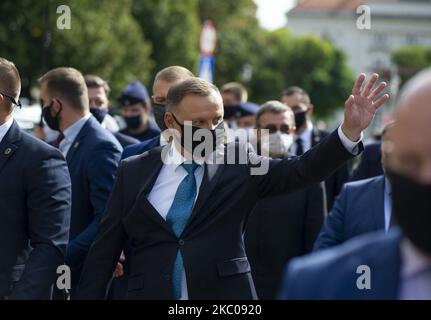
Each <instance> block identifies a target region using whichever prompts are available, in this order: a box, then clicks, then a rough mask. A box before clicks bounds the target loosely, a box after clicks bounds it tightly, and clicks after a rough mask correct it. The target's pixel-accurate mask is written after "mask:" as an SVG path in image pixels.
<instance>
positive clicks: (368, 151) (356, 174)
mask: <svg viewBox="0 0 431 320" xmlns="http://www.w3.org/2000/svg"><path fill="white" fill-rule="evenodd" d="M382 174H383V168H382V151H381V142H375V143H371V144H368V145H366V146H365V147H364V152H363V153H362V155H361V162H359V165H358V167H357V168H356V169H355V171H353V173H352V175H351V177H350V181H357V180H363V179H368V178H372V177H376V176H380V175H382Z"/></svg>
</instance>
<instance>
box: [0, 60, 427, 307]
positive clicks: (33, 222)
mask: <svg viewBox="0 0 431 320" xmlns="http://www.w3.org/2000/svg"><path fill="white" fill-rule="evenodd" d="M38 81H39V86H40V89H41V97H40V98H41V99H40V101H41V106H42V116H41V117H42V120H43V121H41V123H43V128H42V130H41V131H38V134H34V135H31V134H29V133H27V132H24V131H23V130H22V129H20V128H19V125H18V124H17V122H16V121H15V120H14V119H13V115H12V112H13V109H14V108H16V107H19V105H20V102H19V97H20V91H21V80H20V76H19V71H18V69H17V68H16V66H15V65H14V63H13V62H11V61H8V60H6V59H4V58H0V182H1V183H0V218H1V221H2V223H1V224H0V239H1V240H2V241H0V243H1V244H0V253H1V255H2V259H0V299H1V298H3V299H56V300H63V299H77V300H80V299H111V300H123V299H172V300H187V299H190V300H194V299H209V300H215V299H241V300H242V299H431V232H430V228H431V205H430V195H431V132H430V126H429V123H430V121H431V106H430V103H429V101H431V71H430V70H425V71H423V72H422V73H420V74H418V75H417V76H415V77H414V78H413V79H412V80H410V81H409V82H408V83H407V84H406V85H405V88H404V90H403V92H402V93H401V95H400V97H399V99H398V101H397V108H396V111H395V114H394V116H393V118H394V121H393V122H391V123H390V124H388V125H387V126H386V127H385V128H384V130H383V132H382V138H381V141H378V142H375V143H373V144H369V145H365V146H364V144H363V142H362V140H363V131H364V130H365V129H366V128H367V127H368V126H369V125H370V124H371V123H372V121H373V119H374V116H375V113H376V112H377V110H378V108H379V107H380V106H382V105H383V104H384V103H385V102H386V101H388V99H389V95H388V94H383V92H384V90H385V88H386V86H387V84H386V83H385V82H379V80H378V75H377V74H373V75H372V76H371V77H370V78H369V79H368V80H367V79H366V75H365V74H361V75H360V76H359V77H358V79H357V81H356V83H355V84H354V86H353V89H352V92H351V94H350V95H349V96H348V97H346V103H345V109H344V119H343V122H342V123H341V124H340V125H339V126H338V127H337V129H336V130H334V131H333V132H327V131H324V130H321V129H319V128H318V127H317V126H316V125H315V124H314V123H313V121H312V113H313V103H312V101H311V100H310V96H309V94H308V93H307V92H306V91H305V90H304V89H302V88H300V87H297V86H292V87H289V88H287V89H286V90H284V91H283V92H282V93H280V97H268V98H269V99H271V100H268V101H267V102H266V103H264V104H263V105H261V106H259V105H257V104H254V103H252V102H249V101H248V94H247V90H246V89H245V87H244V86H243V85H241V84H240V83H236V82H231V83H227V84H225V85H223V86H221V88H220V90H219V89H218V88H217V87H216V86H215V85H213V84H211V83H209V82H207V81H205V80H203V79H201V78H198V77H196V76H195V75H194V74H193V73H192V72H191V71H189V70H187V69H186V68H184V67H181V66H170V67H167V68H164V69H163V70H160V71H159V72H158V73H157V74H156V75H155V77H154V82H153V85H152V90H151V92H152V95H151V96H150V94H149V92H148V90H147V88H146V86H145V85H144V84H142V83H141V82H133V83H129V84H127V85H126V86H125V87H124V89H123V90H122V92H121V94H120V96H119V97H118V99H117V102H118V105H119V106H120V110H121V116H122V121H121V122H119V121H117V119H118V117H117V116H115V117H114V116H113V114H112V111H111V108H110V103H109V101H110V100H109V98H110V97H109V94H110V88H109V84H108V82H107V81H106V80H104V79H102V78H101V77H99V76H97V75H91V74H89V75H82V74H81V72H80V71H78V70H76V69H74V68H70V67H60V68H55V69H52V70H50V71H48V72H47V73H45V74H44V75H42V76H41V77H40V79H39V80H38ZM188 133H191V134H190V135H189V134H188ZM219 133H221V135H220V134H219ZM240 137H245V141H243V139H241V138H240ZM43 140H44V141H43ZM208 142H211V143H210V144H209V147H208V148H207V143H208ZM201 145H205V148H201ZM231 152H233V154H234V155H235V156H234V157H230V156H229V154H230V153H231ZM219 153H221V154H222V158H223V160H224V161H221V162H218V161H214V158H215V155H216V154H217V155H218V154H219ZM242 155H244V157H242ZM355 157H358V158H359V164H357V163H356V161H354V159H355ZM264 162H265V163H266V164H267V170H266V171H265V172H264V173H261V174H254V173H253V172H254V171H253V169H255V168H256V166H258V165H259V164H262V163H264ZM62 265H65V266H67V267H68V268H69V269H70V286H66V288H65V287H61V286H59V285H58V281H57V280H58V273H57V269H58V267H59V266H62ZM364 266H365V269H363V267H364ZM358 268H359V269H360V270H365V273H367V272H368V273H370V277H369V278H367V277H366V276H367V274H361V273H360V272H358V270H359V269H358ZM361 268H362V269H361ZM361 277H362V278H361ZM361 281H363V283H362V282H361ZM369 281H371V284H369V283H368V282H369ZM361 283H362V284H363V285H362V286H361V285H360V284H361Z"/></svg>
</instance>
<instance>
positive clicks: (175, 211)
mask: <svg viewBox="0 0 431 320" xmlns="http://www.w3.org/2000/svg"><path fill="white" fill-rule="evenodd" d="M182 166H183V168H184V169H186V171H187V173H188V174H187V176H185V178H184V179H183V180H182V181H181V183H180V185H179V186H178V189H177V192H176V193H175V198H174V201H173V202H172V206H171V208H170V209H169V211H168V214H167V216H166V222H167V223H168V224H169V225H170V226H171V228H172V230H173V231H174V233H175V235H176V236H177V238H179V237H180V236H181V234H182V233H183V231H184V228H185V227H186V224H187V221H188V220H189V217H190V214H191V213H192V210H193V204H194V202H195V198H196V192H197V190H196V179H195V174H194V173H195V170H196V169H197V168H198V165H197V164H196V163H194V162H192V163H189V164H187V163H183V164H182ZM183 269H184V265H183V257H182V255H181V252H180V250H178V252H177V257H176V258H175V262H174V268H173V273H172V284H173V288H174V297H175V299H176V300H178V299H180V298H181V280H182V274H183Z"/></svg>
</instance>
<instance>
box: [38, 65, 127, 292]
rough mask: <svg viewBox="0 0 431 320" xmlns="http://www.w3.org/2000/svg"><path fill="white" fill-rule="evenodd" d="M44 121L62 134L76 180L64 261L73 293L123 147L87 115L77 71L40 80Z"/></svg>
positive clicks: (50, 74) (84, 90)
mask: <svg viewBox="0 0 431 320" xmlns="http://www.w3.org/2000/svg"><path fill="white" fill-rule="evenodd" d="M39 81H40V83H41V96H42V101H43V105H44V108H43V117H44V119H45V121H46V123H47V124H48V126H50V127H51V129H53V130H57V131H59V132H60V138H62V139H59V141H58V142H59V143H58V146H59V149H60V151H61V152H62V153H63V155H64V156H65V157H66V161H67V164H68V167H69V171H70V176H71V179H72V216H71V225H70V243H69V245H68V248H67V256H66V262H67V264H68V265H69V267H70V268H71V270H72V291H73V289H74V286H75V285H76V283H77V281H78V279H79V275H80V270H81V268H82V264H83V262H84V259H85V256H86V255H87V252H88V250H89V248H90V246H91V244H92V242H93V240H94V238H95V236H96V233H97V229H98V225H99V222H100V220H101V218H102V215H103V214H104V212H105V207H106V203H107V201H108V197H109V194H110V192H111V188H112V185H113V183H114V179H115V174H116V170H117V166H118V162H119V161H120V157H121V152H122V148H121V146H120V144H119V143H118V141H117V140H116V139H115V138H114V136H113V135H112V134H111V133H110V132H109V131H107V130H105V129H104V128H102V127H101V126H100V124H99V122H98V121H97V120H96V119H95V118H94V117H93V116H92V115H91V113H90V112H89V104H88V93H87V86H86V85H85V80H84V77H83V76H82V74H81V73H80V72H79V71H78V70H76V69H73V68H56V69H53V70H51V71H49V72H48V73H46V74H45V75H44V76H42V78H40V80H39Z"/></svg>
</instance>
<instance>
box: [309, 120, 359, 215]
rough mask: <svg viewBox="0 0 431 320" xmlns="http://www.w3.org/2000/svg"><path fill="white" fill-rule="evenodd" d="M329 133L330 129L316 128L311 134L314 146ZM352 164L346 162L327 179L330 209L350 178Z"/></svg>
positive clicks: (327, 199) (327, 203)
mask: <svg viewBox="0 0 431 320" xmlns="http://www.w3.org/2000/svg"><path fill="white" fill-rule="evenodd" d="M328 134H329V132H328V131H325V130H320V129H317V128H314V129H313V132H312V135H311V144H312V146H315V145H316V144H318V143H319V142H320V141H321V140H322V139H323V138H324V137H326V136H327V135H328ZM350 165H351V164H350V162H346V163H344V164H343V165H342V166H340V167H339V168H338V169H337V170H336V171H335V172H334V173H333V174H332V175H331V176H330V177H329V178H327V179H326V180H325V191H326V205H327V208H328V210H331V208H332V206H333V205H334V201H335V198H336V197H337V195H338V194H339V193H340V191H341V188H342V187H343V184H344V183H346V182H347V181H348V180H349V175H350Z"/></svg>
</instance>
